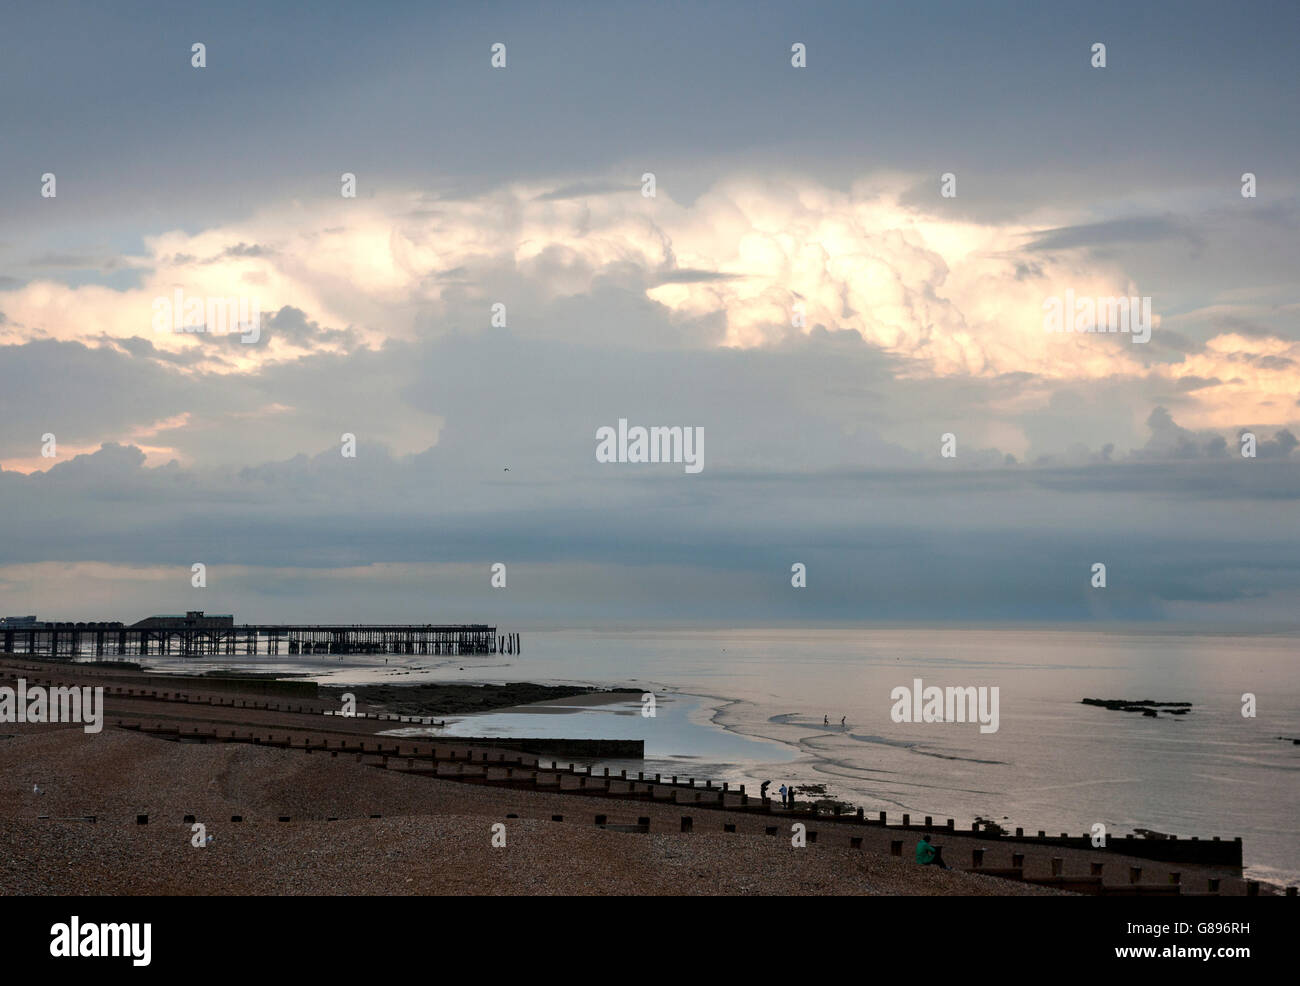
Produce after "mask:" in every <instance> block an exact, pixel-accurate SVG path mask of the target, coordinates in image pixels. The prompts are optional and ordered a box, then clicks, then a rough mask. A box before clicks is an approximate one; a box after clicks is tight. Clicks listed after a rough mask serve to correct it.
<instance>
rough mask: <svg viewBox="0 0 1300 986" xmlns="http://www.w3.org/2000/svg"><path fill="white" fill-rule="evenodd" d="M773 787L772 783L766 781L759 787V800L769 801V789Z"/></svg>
mask: <svg viewBox="0 0 1300 986" xmlns="http://www.w3.org/2000/svg"><path fill="white" fill-rule="evenodd" d="M771 786H772V782H771V781H764V782H763V783H762V784H760V785H759V786H758V798H759V800H760V801H766V800H767V789H768V788H769V787H771Z"/></svg>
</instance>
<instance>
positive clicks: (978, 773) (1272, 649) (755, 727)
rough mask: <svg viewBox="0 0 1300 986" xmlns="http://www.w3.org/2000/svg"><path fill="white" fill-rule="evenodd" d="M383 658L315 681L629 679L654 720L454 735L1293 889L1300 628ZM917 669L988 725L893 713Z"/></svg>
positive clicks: (551, 643)
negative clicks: (787, 791)
mask: <svg viewBox="0 0 1300 986" xmlns="http://www.w3.org/2000/svg"><path fill="white" fill-rule="evenodd" d="M399 661H401V662H410V663H403V664H400V665H399V664H398V662H399ZM391 662H392V663H391V664H390V665H388V666H376V665H374V664H370V665H368V666H366V667H359V668H351V669H348V670H346V671H345V670H343V669H340V670H339V671H337V672H335V673H333V674H331V675H329V677H330V678H331V679H332V680H334V681H335V682H336V683H337V682H344V681H356V682H361V681H374V680H383V681H385V682H390V683H393V684H399V683H403V682H412V683H413V682H416V681H421V680H461V681H508V680H528V681H572V682H583V683H590V684H597V685H632V686H635V687H637V688H641V689H644V690H646V691H650V692H654V693H655V695H656V702H657V715H656V716H655V717H654V718H653V719H648V718H644V717H642V716H641V715H640V702H639V701H635V702H625V703H620V704H617V705H614V706H609V707H605V708H596V709H592V708H581V709H573V710H571V714H569V715H542V714H526V713H495V714H493V713H489V714H486V715H484V716H476V717H469V718H467V719H463V720H454V721H452V722H451V723H449V725H448V728H447V730H446V732H448V733H451V734H460V735H474V734H478V735H482V734H484V733H488V734H498V733H513V734H515V735H534V736H536V735H567V736H620V737H621V736H633V737H641V738H643V739H645V740H646V756H647V761H646V763H645V764H644V765H640V764H636V765H630V764H629V765H626V766H633V767H634V768H635V769H647V770H650V771H660V772H664V773H670V774H672V773H675V774H684V775H686V776H697V777H700V778H705V777H709V778H715V779H719V780H729V781H732V782H733V783H745V784H747V785H749V789H750V790H751V791H753V790H755V789H756V788H757V786H758V784H759V783H760V782H761V781H763V780H771V781H773V786H774V787H776V786H779V785H780V784H781V783H782V782H783V781H787V782H788V781H793V782H794V783H795V784H796V785H805V784H823V785H825V786H826V788H827V790H828V793H829V794H831V795H834V796H837V797H839V798H842V799H844V800H848V801H851V802H852V803H854V804H855V805H860V806H862V807H864V808H865V809H866V810H867V811H868V812H876V811H880V810H882V809H884V810H888V811H889V812H890V813H891V815H892V814H894V813H895V812H902V811H909V812H911V813H912V814H913V815H927V814H928V815H933V816H935V817H936V818H942V819H946V818H955V819H956V820H957V823H958V824H959V825H964V824H968V823H969V822H970V821H971V820H972V819H974V818H975V817H977V816H982V817H985V818H990V819H993V820H995V821H998V822H1000V823H1001V824H1002V825H1004V826H1008V827H1015V826H1023V827H1024V828H1025V829H1027V830H1030V831H1037V830H1039V829H1044V830H1046V831H1048V832H1052V833H1059V832H1070V833H1072V834H1082V833H1084V832H1086V831H1088V830H1089V829H1090V828H1091V827H1092V826H1093V825H1094V824H1095V823H1097V822H1101V823H1102V824H1104V825H1105V826H1106V828H1107V831H1108V832H1109V833H1110V834H1112V835H1125V834H1128V833H1130V832H1132V831H1134V830H1135V829H1136V828H1139V827H1141V828H1147V829H1154V830H1156V831H1160V832H1167V833H1171V834H1176V835H1178V836H1180V837H1188V836H1192V835H1197V836H1200V837H1201V838H1208V837H1211V836H1215V835H1218V836H1221V837H1223V838H1232V837H1235V836H1241V837H1242V840H1243V843H1244V848H1245V856H1246V861H1247V865H1248V868H1249V870H1250V872H1251V873H1252V875H1254V876H1257V877H1258V878H1260V879H1265V880H1271V881H1274V882H1278V883H1297V882H1300V811H1298V810H1297V809H1300V746H1297V745H1294V744H1292V743H1291V742H1290V739H1289V738H1300V673H1298V672H1300V635H1297V634H1278V635H1268V636H1264V635H1261V636H1241V635H1222V634H1213V633H1191V632H1184V633H1178V632H1168V631H1164V632H1150V631H1142V632H1139V631H1134V632H1097V631H1080V630H1037V629H1036V630H1026V629H1009V630H1003V629H997V630H994V629H942V630H934V629H854V630H797V631H795V630H730V631H670V632H531V633H526V634H525V635H524V653H523V654H522V655H518V656H514V657H511V656H508V655H498V656H494V657H491V658H453V659H450V660H447V659H429V658H423V659H418V658H392V659H391ZM278 666H279V667H292V666H294V665H293V664H292V663H291V662H288V663H282V664H280V665H278ZM462 668H463V669H464V670H461V669H462ZM296 669H297V670H301V669H302V666H301V665H298V666H296ZM916 678H920V679H921V680H922V682H923V683H924V685H926V686H929V685H937V686H940V687H946V686H958V687H967V686H974V687H977V688H978V687H981V686H985V687H992V686H996V687H997V688H998V689H999V710H998V711H999V720H1000V721H999V728H998V730H997V732H995V733H981V732H980V730H979V726H978V724H976V723H912V724H907V723H895V722H893V721H892V719H891V716H890V710H891V708H892V706H893V704H894V703H893V701H892V700H891V698H890V692H891V690H892V689H894V688H895V687H897V686H909V687H910V686H911V685H912V683H913V680H914V679H916ZM1246 692H1250V693H1253V694H1254V695H1255V696H1256V700H1257V715H1256V716H1255V717H1254V718H1246V717H1243V715H1242V695H1243V693H1246ZM1085 697H1094V698H1130V699H1141V698H1148V699H1154V700H1157V701H1174V702H1191V703H1192V705H1193V707H1192V709H1191V711H1190V712H1189V713H1188V714H1186V715H1185V716H1178V717H1168V716H1165V715H1161V716H1160V717H1159V718H1157V719H1151V718H1148V717H1145V716H1142V715H1140V714H1135V713H1128V712H1117V711H1111V710H1108V709H1103V708H1096V707H1092V706H1085V705H1081V704H1080V699H1082V698H1085ZM823 717H826V718H828V719H829V720H830V723H831V724H830V726H825V725H823ZM841 717H845V719H846V724H845V726H843V727H841V725H840V718H841ZM1279 737H1288V739H1287V740H1283V739H1279ZM615 766H618V765H615Z"/></svg>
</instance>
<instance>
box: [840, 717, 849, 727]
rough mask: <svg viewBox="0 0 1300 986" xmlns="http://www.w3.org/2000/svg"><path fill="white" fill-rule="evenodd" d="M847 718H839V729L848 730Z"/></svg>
mask: <svg viewBox="0 0 1300 986" xmlns="http://www.w3.org/2000/svg"><path fill="white" fill-rule="evenodd" d="M848 718H849V717H848V716H840V729H848V728H849V727H848Z"/></svg>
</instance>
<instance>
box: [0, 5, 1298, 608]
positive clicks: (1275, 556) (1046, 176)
mask: <svg viewBox="0 0 1300 986" xmlns="http://www.w3.org/2000/svg"><path fill="white" fill-rule="evenodd" d="M267 7H270V8H271V9H266V8H267ZM195 44H201V45H203V49H202V54H203V58H202V61H203V65H202V66H196V65H195V64H194V62H195V60H196V58H197V56H196V54H195V52H194V48H193V46H194V45H195ZM498 44H500V45H504V50H502V49H495V51H496V52H497V54H496V56H495V57H496V60H497V61H498V63H499V62H500V61H501V60H502V56H503V57H504V64H496V65H494V64H493V60H494V46H495V45H498ZM1097 44H1103V45H1105V49H1104V56H1105V64H1104V65H1097V64H1094V63H1095V62H1097V60H1098V55H1097V53H1096V51H1095V49H1094V46H1095V45H1097ZM796 45H797V46H801V47H800V48H799V49H797V50H796V49H795V46H796ZM1298 45H1300V7H1297V6H1296V5H1295V4H1287V3H1278V4H1272V3H1243V4H1238V5H1232V6H1230V7H1229V6H1225V5H1222V4H1203V3H1177V4H1173V3H1169V4H1149V5H1141V6H1140V7H1138V8H1137V9H1134V5H1131V4H1127V3H1105V2H1093V3H1087V4H1074V3H1054V4H1050V5H1038V4H1011V3H985V4H968V3H908V4H860V3H821V4H819V3H806V4H797V5H796V4H775V3H770V4H768V3H759V4H753V3H701V2H696V3H690V4H686V3H681V4H678V3H661V4H631V3H619V2H614V3H600V4H595V3H593V4H584V3H565V4H538V3H528V4H522V3H521V4H494V3H472V4H455V3H452V4H429V3H418V4H417V3H412V4H404V3H380V4H371V5H356V4H340V3H312V4H275V5H260V4H243V3H223V4H220V5H216V4H195V5H192V6H191V5H187V6H186V9H185V10H176V9H174V8H173V7H170V6H168V5H163V4H149V3H136V4H120V5H111V6H104V5H96V4H59V3H54V4H47V5H41V6H31V7H28V8H27V9H12V5H11V7H10V8H6V10H5V11H4V13H3V14H0V409H2V411H3V415H2V417H0V615H3V614H26V613H36V614H38V615H39V616H41V617H42V618H47V619H74V620H75V619H124V620H127V621H128V622H129V621H133V620H135V619H138V618H140V617H143V616H145V615H148V614H150V613H165V612H180V611H183V610H186V609H204V610H206V611H208V612H220V613H227V612H233V613H234V614H235V615H236V618H237V619H238V620H241V621H243V620H247V621H249V622H276V621H286V622H287V621H298V620H315V621H319V622H338V623H353V622H363V621H378V622H490V623H495V624H499V625H501V626H502V627H504V628H513V629H526V628H531V627H545V626H571V627H583V626H610V625H628V626H662V625H722V626H729V625H759V624H768V623H772V624H798V625H809V626H817V625H823V624H832V623H834V624H840V623H851V622H864V623H869V622H875V621H879V622H918V623H930V622H973V621H996V622H1007V623H1015V622H1037V621H1047V622H1064V623H1079V624H1082V625H1089V624H1110V623H1116V622H1125V623H1128V622H1150V623H1153V624H1154V623H1178V624H1182V623H1207V624H1208V623H1214V624H1233V625H1238V626H1242V627H1264V626H1272V625H1277V624H1290V625H1294V622H1295V613H1296V612H1297V604H1300V553H1298V552H1297V548H1298V547H1300V520H1298V518H1300V514H1298V512H1297V508H1298V506H1300V451H1297V450H1296V445H1297V438H1296V436H1297V435H1300V328H1298V327H1297V312H1298V310H1300V292H1298V290H1297V287H1296V281H1297V279H1296V274H1295V272H1296V271H1297V270H1300V247H1298V246H1297V237H1296V231H1297V219H1298V218H1300V192H1298V188H1300V181H1298V179H1297V166H1298V165H1297V162H1300V146H1298V145H1300V136H1298V131H1297V128H1296V126H1295V120H1296V118H1297V105H1296V103H1297V94H1296V92H1297V90H1296V86H1295V84H1294V83H1295V65H1296V60H1297V47H1298ZM800 60H802V61H803V63H804V64H802V65H799V66H797V65H796V64H794V62H795V61H800ZM349 175H350V176H352V181H351V189H349V188H347V186H348V184H349V183H348V182H347V181H345V177H344V176H349ZM49 176H53V179H52V180H51V179H50V177H49ZM650 176H653V188H652V189H651V188H650V187H649V183H650V180H651V178H650ZM1247 176H1249V180H1248V177H1247ZM1247 187H1249V191H1250V192H1251V193H1252V194H1249V195H1247V194H1243V191H1244V190H1246V189H1247ZM349 190H352V191H355V195H354V196H349V195H345V194H344V192H345V191H349ZM50 191H53V192H54V194H53V195H50V194H49V192H50ZM651 193H652V194H651ZM1111 298H1135V299H1149V305H1150V312H1151V317H1150V323H1149V338H1148V339H1147V340H1146V341H1138V340H1139V334H1138V333H1137V332H1136V331H1129V332H1111V333H1100V334H1098V333H1092V332H1080V333H1075V332H1068V333H1067V332H1052V331H1048V323H1047V322H1046V320H1045V319H1046V316H1045V312H1046V311H1047V310H1048V307H1049V306H1050V304H1051V303H1052V299H1058V300H1060V299H1068V300H1067V301H1065V303H1066V304H1074V303H1075V302H1076V301H1077V299H1086V300H1089V301H1093V300H1096V299H1101V300H1103V301H1104V300H1105V299H1111ZM178 299H179V300H180V302H181V307H182V308H183V305H184V303H185V302H187V301H189V302H192V301H194V300H195V299H197V300H198V302H199V304H200V306H201V307H202V308H203V309H204V315H203V317H202V318H199V319H197V320H196V322H195V324H193V325H189V326H186V325H183V324H182V323H181V320H179V319H175V318H172V313H171V310H170V308H171V307H175V306H176V302H177V300H178ZM213 299H236V300H237V302H242V303H243V304H244V306H245V311H246V312H252V313H256V314H255V329H256V330H255V331H250V330H249V325H248V324H244V325H219V324H217V319H216V316H217V315H219V314H220V313H219V312H215V311H214V312H208V311H207V305H208V303H209V302H211V301H212V300H213ZM169 306H170V307H169ZM1139 307H1140V306H1139ZM237 308H238V305H237V304H236V305H235V309H236V310H237ZM160 313H162V314H160ZM253 317H254V316H251V315H250V319H252V318H253ZM178 325H180V326H181V328H182V329H184V328H189V329H195V330H202V331H177V326H178ZM1127 327H1128V326H1125V328H1127ZM620 419H626V420H627V421H628V422H629V423H630V425H631V426H637V425H640V426H644V427H651V426H656V427H681V428H684V429H693V430H696V431H693V432H692V433H693V434H694V433H700V432H702V434H703V436H704V444H703V460H702V461H703V468H702V469H701V470H699V471H698V472H688V471H687V470H686V469H684V468H683V465H682V464H681V463H636V462H602V461H599V460H598V456H597V444H598V443H597V431H598V429H600V428H602V427H617V424H618V422H619V420H620ZM345 435H347V436H353V439H354V441H353V442H351V443H349V442H348V441H346V440H345V438H344V436H345ZM1247 435H1249V436H1254V437H1253V443H1254V452H1255V454H1254V455H1253V456H1247V455H1243V454H1242V451H1243V447H1244V446H1243V436H1247ZM47 436H52V438H48V437H47ZM352 450H354V451H355V455H354V456H352V455H347V454H345V453H346V452H348V451H352ZM945 450H946V451H948V452H950V453H955V454H950V455H945V454H944V452H945ZM196 563H201V564H203V565H204V566H206V585H205V586H203V587H195V586H194V585H193V584H192V571H193V567H192V566H193V565H194V564H196ZM497 563H500V564H502V565H504V566H505V567H506V573H507V575H506V584H505V586H503V587H494V586H493V585H492V584H491V567H492V566H493V565H494V564H497ZM1097 564H1102V565H1104V566H1105V575H1106V584H1105V585H1104V586H1100V585H1095V584H1094V582H1096V575H1095V570H1094V566H1096V565H1097ZM795 565H802V566H804V569H805V572H806V586H802V587H796V586H795V585H793V584H792V581H793V575H792V566H795Z"/></svg>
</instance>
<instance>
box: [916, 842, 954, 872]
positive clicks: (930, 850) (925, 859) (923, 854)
mask: <svg viewBox="0 0 1300 986" xmlns="http://www.w3.org/2000/svg"><path fill="white" fill-rule="evenodd" d="M916 861H917V862H918V863H920V864H921V865H922V866H934V865H937V866H938V867H939V868H940V869H943V870H946V869H947V868H948V864H947V863H945V862H944V861H943V856H942V855H941V854H940V852H939V850H938V849H936V848H935V847H934V846H932V845H930V837H929V836H928V835H923V836H921V841H920V842H918V843H917V844H916Z"/></svg>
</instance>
